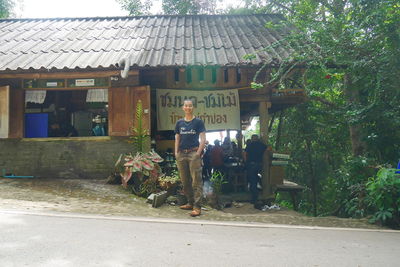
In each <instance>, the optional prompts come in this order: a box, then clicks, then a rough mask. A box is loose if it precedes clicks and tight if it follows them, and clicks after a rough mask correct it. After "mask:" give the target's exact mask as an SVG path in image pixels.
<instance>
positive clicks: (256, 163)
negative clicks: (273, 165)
mask: <svg viewBox="0 0 400 267" xmlns="http://www.w3.org/2000/svg"><path fill="white" fill-rule="evenodd" d="M266 149H267V146H266V145H265V144H263V143H262V142H261V141H260V140H259V139H258V135H256V134H253V135H252V136H251V142H250V143H249V144H248V145H247V146H246V149H245V153H244V161H245V162H246V169H247V180H248V182H249V183H250V193H251V203H253V204H254V207H257V200H258V191H257V190H258V189H257V182H258V179H259V178H258V174H259V173H260V172H261V170H262V160H263V155H264V151H265V150H266Z"/></svg>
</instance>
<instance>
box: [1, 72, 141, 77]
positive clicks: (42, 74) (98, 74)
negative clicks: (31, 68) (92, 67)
mask: <svg viewBox="0 0 400 267" xmlns="http://www.w3.org/2000/svg"><path fill="white" fill-rule="evenodd" d="M120 74H121V71H120V70H113V71H92V72H90V71H85V72H36V73H31V72H26V73H0V79H69V78H98V77H110V76H120ZM129 75H139V70H131V71H129Z"/></svg>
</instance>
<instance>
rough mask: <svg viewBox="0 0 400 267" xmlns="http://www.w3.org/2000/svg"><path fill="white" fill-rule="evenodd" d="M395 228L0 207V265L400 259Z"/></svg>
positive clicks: (392, 262)
mask: <svg viewBox="0 0 400 267" xmlns="http://www.w3.org/2000/svg"><path fill="white" fill-rule="evenodd" d="M399 260H400V232H396V231H368V230H354V229H353V230H350V229H348V230H345V229H323V228H306V227H304V228H301V227H295V228H292V227H285V226H279V225H261V224H260V225H257V224H247V225H246V224H240V223H227V224H225V223H218V222H215V223H213V222H206V221H200V220H194V223H193V220H190V221H189V220H187V221H186V220H179V221H178V220H175V221H171V220H159V219H146V218H134V217H101V216H85V215H70V214H69V215H67V214H61V213H48V214H34V213H31V214H26V213H22V212H16V211H6V210H0V266H1V267H9V266H18V267H19V266H41V267H42V266H57V267H59V266H74V267H76V266H85V267H86V266H113V267H115V266H146V267H149V266H246V267H247V266H296V267H297V266H341V267H342V266H399Z"/></svg>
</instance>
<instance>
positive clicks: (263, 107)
mask: <svg viewBox="0 0 400 267" xmlns="http://www.w3.org/2000/svg"><path fill="white" fill-rule="evenodd" d="M270 107H271V102H266V101H263V102H260V103H259V107H258V110H259V114H260V139H261V141H262V142H263V143H264V144H268V124H269V119H270V116H269V113H268V109H269V108H270ZM262 165H263V166H262V173H261V176H262V177H261V181H262V187H263V188H262V192H261V196H260V200H263V201H266V200H268V199H270V198H271V197H272V196H273V194H272V187H271V178H270V168H271V166H270V153H269V150H268V149H267V150H266V151H265V152H264V156H263V164H262Z"/></svg>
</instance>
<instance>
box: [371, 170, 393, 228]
mask: <svg viewBox="0 0 400 267" xmlns="http://www.w3.org/2000/svg"><path fill="white" fill-rule="evenodd" d="M396 171H399V170H397V169H388V168H382V169H380V170H379V171H378V173H377V174H376V176H374V177H371V178H370V179H369V181H368V183H367V192H368V203H369V207H370V208H371V209H372V211H373V212H374V214H373V217H372V218H371V222H377V221H379V222H381V223H383V224H389V225H395V226H397V227H399V226H400V216H399V213H400V173H396Z"/></svg>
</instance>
